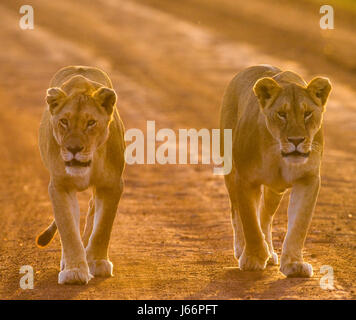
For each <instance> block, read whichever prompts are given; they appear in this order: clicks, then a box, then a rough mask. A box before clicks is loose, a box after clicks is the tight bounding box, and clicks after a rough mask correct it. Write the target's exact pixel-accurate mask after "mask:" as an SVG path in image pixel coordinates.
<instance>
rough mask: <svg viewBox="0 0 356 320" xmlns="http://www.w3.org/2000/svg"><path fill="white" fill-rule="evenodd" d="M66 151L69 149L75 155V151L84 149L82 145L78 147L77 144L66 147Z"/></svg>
mask: <svg viewBox="0 0 356 320" xmlns="http://www.w3.org/2000/svg"><path fill="white" fill-rule="evenodd" d="M67 149H68V151H70V152H71V153H72V154H73V155H75V154H76V153H78V152H80V151H82V150H83V149H84V147H79V146H75V147H67Z"/></svg>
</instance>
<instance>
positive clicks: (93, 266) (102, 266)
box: [88, 259, 113, 277]
mask: <svg viewBox="0 0 356 320" xmlns="http://www.w3.org/2000/svg"><path fill="white" fill-rule="evenodd" d="M88 265H89V269H90V273H91V274H92V275H93V276H94V277H113V264H112V263H111V261H109V260H104V259H102V260H91V261H88Z"/></svg>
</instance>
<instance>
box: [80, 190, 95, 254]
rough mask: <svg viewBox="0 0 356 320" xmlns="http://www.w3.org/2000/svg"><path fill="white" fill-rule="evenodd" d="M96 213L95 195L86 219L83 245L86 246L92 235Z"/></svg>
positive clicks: (90, 201) (90, 202) (91, 200)
mask: <svg viewBox="0 0 356 320" xmlns="http://www.w3.org/2000/svg"><path fill="white" fill-rule="evenodd" d="M94 214H95V198H94V196H93V197H92V198H91V199H90V200H89V208H88V213H87V217H86V221H85V227H84V233H83V237H82V239H83V245H84V247H86V246H87V245H88V242H89V238H90V235H91V233H92V231H93V224H94Z"/></svg>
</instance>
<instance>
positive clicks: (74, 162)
mask: <svg viewBox="0 0 356 320" xmlns="http://www.w3.org/2000/svg"><path fill="white" fill-rule="evenodd" d="M64 163H65V165H66V166H67V167H89V166H90V164H91V160H89V161H87V162H81V161H78V160H77V159H72V160H70V161H65V162H64Z"/></svg>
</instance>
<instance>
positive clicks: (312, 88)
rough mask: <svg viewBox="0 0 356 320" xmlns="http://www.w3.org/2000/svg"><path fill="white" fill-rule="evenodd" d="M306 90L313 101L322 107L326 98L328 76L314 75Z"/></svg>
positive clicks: (329, 84) (328, 83)
mask: <svg viewBox="0 0 356 320" xmlns="http://www.w3.org/2000/svg"><path fill="white" fill-rule="evenodd" d="M307 91H308V92H309V95H310V96H311V98H312V99H313V101H314V102H315V103H316V104H317V105H319V106H321V107H323V106H324V105H325V103H326V101H327V100H328V97H329V94H330V91H331V83H330V81H329V79H328V78H323V77H316V78H314V79H313V80H312V81H310V83H309V84H308V87H307Z"/></svg>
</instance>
